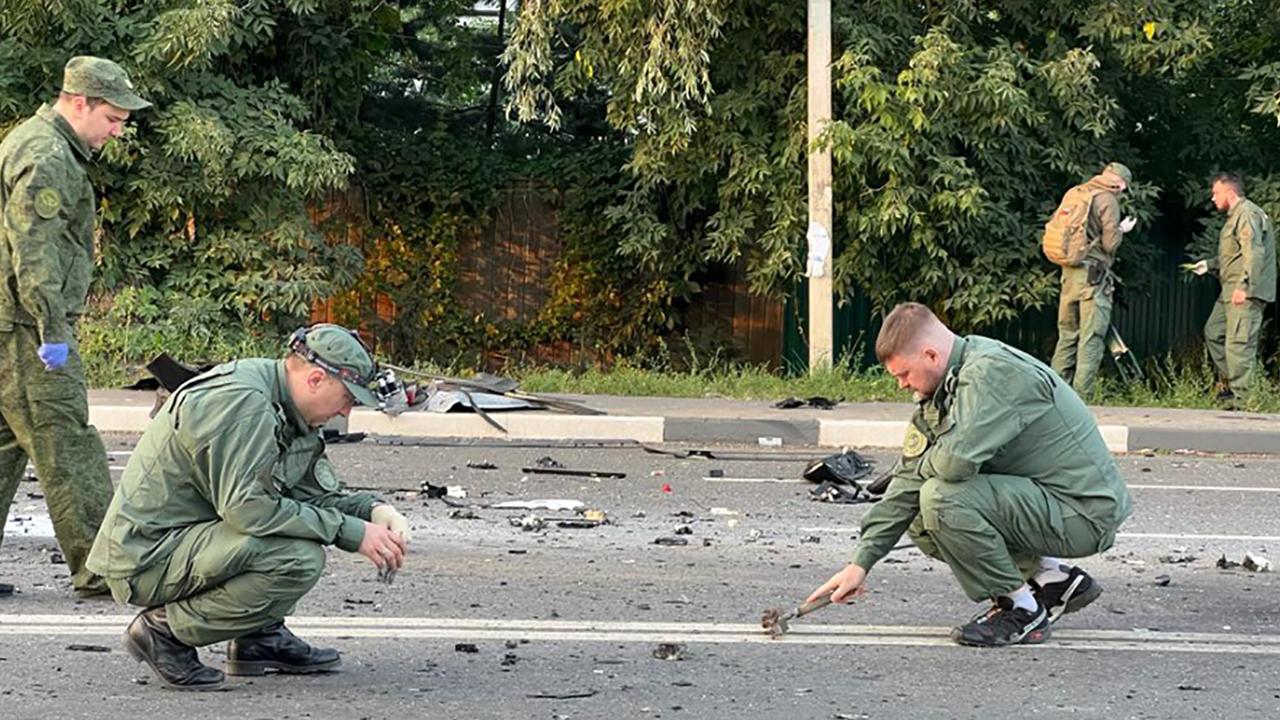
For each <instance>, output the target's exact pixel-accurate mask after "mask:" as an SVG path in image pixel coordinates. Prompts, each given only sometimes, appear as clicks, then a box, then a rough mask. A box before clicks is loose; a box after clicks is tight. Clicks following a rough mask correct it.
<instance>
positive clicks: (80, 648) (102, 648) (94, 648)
mask: <svg viewBox="0 0 1280 720" xmlns="http://www.w3.org/2000/svg"><path fill="white" fill-rule="evenodd" d="M67 649H68V650H71V651H73V652H94V653H109V652H111V648H109V647H107V646H106V645H85V644H81V643H72V644H70V645H68V646H67Z"/></svg>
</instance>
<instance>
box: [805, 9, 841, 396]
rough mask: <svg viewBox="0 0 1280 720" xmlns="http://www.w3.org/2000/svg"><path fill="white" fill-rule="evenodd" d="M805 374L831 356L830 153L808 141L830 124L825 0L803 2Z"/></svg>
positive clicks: (828, 29)
mask: <svg viewBox="0 0 1280 720" xmlns="http://www.w3.org/2000/svg"><path fill="white" fill-rule="evenodd" d="M807 55H808V68H809V79H808V86H809V121H808V128H809V145H810V150H809V229H808V232H807V233H805V235H806V240H807V241H808V252H807V254H806V257H807V262H806V263H805V265H806V267H805V274H806V275H808V277H809V372H811V373H812V372H816V371H818V370H820V369H822V368H828V367H831V362H832V358H833V357H834V355H835V343H834V339H833V335H834V331H833V324H832V304H833V294H832V289H831V258H832V243H831V150H830V149H823V150H814V149H812V145H813V143H814V141H815V140H816V139H817V138H818V136H819V135H821V134H822V131H823V129H824V128H825V127H826V125H827V123H829V122H831V0H809V49H808V53H807Z"/></svg>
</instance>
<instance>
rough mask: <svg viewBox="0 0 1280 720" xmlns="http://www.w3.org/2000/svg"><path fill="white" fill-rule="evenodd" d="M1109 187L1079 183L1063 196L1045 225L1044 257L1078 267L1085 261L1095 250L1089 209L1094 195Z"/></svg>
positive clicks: (1050, 260)
mask: <svg viewBox="0 0 1280 720" xmlns="http://www.w3.org/2000/svg"><path fill="white" fill-rule="evenodd" d="M1103 192H1106V190H1104V189H1101V188H1097V187H1090V186H1088V185H1077V186H1075V187H1073V188H1071V189H1070V190H1068V191H1067V194H1066V195H1063V196H1062V202H1061V203H1059V204H1058V209H1057V210H1056V211H1054V213H1053V216H1052V217H1050V218H1049V222H1047V223H1045V225H1044V238H1043V239H1042V241H1041V244H1042V245H1043V247H1044V256H1045V257H1047V258H1049V262H1051V263H1053V264H1055V265H1061V266H1063V267H1076V266H1079V265H1081V264H1082V263H1084V259H1085V257H1087V256H1088V255H1089V251H1090V250H1092V249H1093V246H1092V244H1091V243H1090V242H1089V208H1090V207H1092V206H1093V198H1094V197H1096V196H1097V195H1098V194H1099V193H1103Z"/></svg>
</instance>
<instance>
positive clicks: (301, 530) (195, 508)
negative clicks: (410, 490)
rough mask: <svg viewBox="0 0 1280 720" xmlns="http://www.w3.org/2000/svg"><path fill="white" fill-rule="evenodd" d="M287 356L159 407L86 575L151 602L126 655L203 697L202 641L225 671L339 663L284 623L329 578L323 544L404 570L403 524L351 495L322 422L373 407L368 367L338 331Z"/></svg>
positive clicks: (216, 376) (190, 388)
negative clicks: (221, 654)
mask: <svg viewBox="0 0 1280 720" xmlns="http://www.w3.org/2000/svg"><path fill="white" fill-rule="evenodd" d="M290 347H291V349H292V353H291V354H290V355H289V356H288V357H287V358H286V359H284V360H268V359H250V360H240V361H237V362H230V363H226V364H224V365H219V366H218V367H216V368H214V369H212V370H210V371H209V372H207V373H204V374H203V375H200V376H199V377H196V378H194V379H192V380H190V381H188V382H187V383H185V384H184V385H183V386H182V387H181V388H179V389H178V390H177V391H176V392H174V394H173V395H171V396H170V397H169V399H168V400H166V401H165V403H164V405H163V406H162V407H161V409H160V412H158V413H157V414H156V417H155V419H154V420H152V422H151V424H150V425H149V426H147V430H146V432H145V433H143V435H142V439H141V440H140V441H139V442H138V446H137V448H135V449H134V452H133V455H132V457H130V458H129V464H128V466H127V467H126V468H125V471H124V475H123V476H122V477H121V479H120V487H119V488H117V489H116V493H115V497H114V498H113V499H112V500H111V507H110V508H109V509H108V510H107V515H106V518H104V519H103V521H102V529H101V530H99V532H98V539H97V541H96V542H95V543H94V545H93V552H92V553H91V554H90V556H89V567H90V568H91V569H92V570H93V571H94V572H97V573H99V574H101V575H102V576H103V577H105V578H106V579H107V584H108V585H109V586H110V587H111V594H112V595H114V596H115V598H116V600H117V601H119V602H122V603H128V604H131V605H138V606H141V607H143V608H145V609H144V610H143V611H142V612H140V613H138V616H137V617H136V618H134V620H133V622H132V623H130V624H129V628H128V630H127V631H126V633H125V638H124V645H125V649H126V650H127V651H128V652H129V654H130V655H132V656H133V657H134V658H135V659H137V660H139V661H143V662H146V663H147V664H148V665H150V666H151V669H152V670H153V671H155V673H156V675H157V676H158V677H159V679H160V681H161V682H162V683H164V684H165V685H166V686H168V687H171V688H175V689H178V690H210V689H214V688H217V687H219V686H221V685H222V683H223V681H224V679H225V678H224V674H223V672H222V671H220V670H217V669H214V668H211V667H208V666H205V665H203V664H201V662H200V659H199V656H198V654H197V652H196V648H197V647H199V646H202V645H209V644H211V643H215V642H219V641H222V640H230V641H231V642H230V643H228V645H227V655H226V657H227V673H228V674H232V675H261V674H263V673H264V672H266V671H267V670H275V671H277V672H283V673H315V672H324V671H327V670H331V669H333V668H335V667H337V666H338V664H339V662H340V658H339V655H338V652H337V651H336V650H331V649H322V648H313V647H311V646H310V645H308V644H307V643H305V642H303V641H302V640H300V639H298V638H297V637H295V636H294V635H293V633H291V632H290V631H289V630H288V629H287V628H286V627H285V626H284V618H285V616H286V615H288V614H289V613H291V612H293V608H294V605H295V604H296V603H297V602H298V600H299V599H300V598H301V597H302V596H303V595H305V594H306V593H307V592H308V591H309V590H311V588H312V587H313V586H314V585H315V584H316V582H317V581H319V579H320V576H321V575H322V574H323V572H324V565H325V547H326V546H329V545H336V546H337V547H338V548H340V549H342V550H346V551H347V552H359V553H360V554H362V555H364V556H365V557H367V558H369V559H370V560H371V561H372V562H373V563H374V564H375V565H377V566H378V567H379V568H380V569H381V568H387V569H389V570H397V569H399V568H400V567H401V564H402V562H403V559H404V555H405V552H406V550H407V543H408V540H409V524H408V522H407V521H406V520H405V518H404V516H403V515H401V514H400V513H399V512H397V511H396V510H395V508H393V507H391V506H390V505H388V504H387V503H385V502H383V501H382V500H380V499H378V498H376V497H374V496H372V495H369V494H367V493H355V494H348V493H347V492H345V491H344V490H343V489H342V487H341V484H340V483H339V482H338V478H337V474H336V473H335V472H334V469H333V465H332V464H330V462H329V459H328V458H327V457H326V456H325V444H324V440H323V439H322V438H321V435H320V430H319V428H320V426H321V425H323V424H325V423H326V422H328V421H329V420H330V419H332V418H334V417H336V416H338V415H343V416H346V415H347V414H348V413H349V412H350V411H351V406H352V405H353V404H356V403H358V404H361V405H368V406H378V405H379V401H378V399H377V397H376V396H375V395H374V393H373V392H372V391H371V390H370V386H371V385H372V384H374V379H375V377H376V375H377V368H376V365H375V364H374V362H373V359H372V358H371V357H370V356H369V353H368V351H367V349H365V348H364V346H363V345H362V344H361V342H360V341H359V340H358V339H357V338H356V337H355V336H354V334H352V333H349V332H348V331H347V330H345V329H344V328H341V327H338V326H336V325H317V326H314V327H312V328H310V329H307V330H305V331H300V332H299V333H296V334H295V336H294V341H293V342H292V343H291V345H290Z"/></svg>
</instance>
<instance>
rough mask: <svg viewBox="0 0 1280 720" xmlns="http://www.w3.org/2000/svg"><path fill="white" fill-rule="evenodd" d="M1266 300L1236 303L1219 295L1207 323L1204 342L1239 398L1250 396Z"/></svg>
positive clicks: (1251, 299)
mask: <svg viewBox="0 0 1280 720" xmlns="http://www.w3.org/2000/svg"><path fill="white" fill-rule="evenodd" d="M1265 307H1266V303H1264V302H1263V301H1262V300H1257V299H1255V298H1249V299H1247V300H1245V302H1244V304H1243V305H1234V304H1232V302H1231V298H1230V297H1227V298H1222V297H1219V298H1218V301H1217V302H1215V303H1214V304H1213V312H1211V313H1209V321H1208V322H1206V323H1205V324H1204V342H1205V346H1206V347H1208V349H1209V358H1210V359H1212V360H1213V366H1214V367H1215V368H1217V370H1218V375H1219V376H1220V377H1224V378H1226V379H1227V383H1229V384H1230V385H1231V393H1232V394H1233V395H1235V396H1236V398H1238V399H1240V400H1245V399H1247V398H1248V397H1249V387H1250V386H1251V385H1252V384H1253V368H1254V366H1256V365H1257V364H1258V334H1259V331H1260V330H1261V329H1262V311H1263V310H1264V309H1265Z"/></svg>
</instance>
